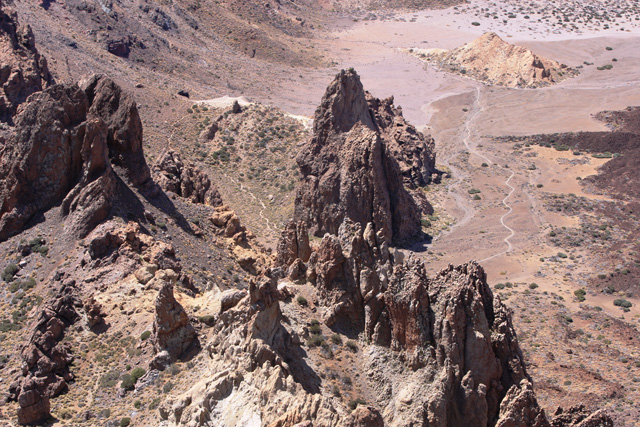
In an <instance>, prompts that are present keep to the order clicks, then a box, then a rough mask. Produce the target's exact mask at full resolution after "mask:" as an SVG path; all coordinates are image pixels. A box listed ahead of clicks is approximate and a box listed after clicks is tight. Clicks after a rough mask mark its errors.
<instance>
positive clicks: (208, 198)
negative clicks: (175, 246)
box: [153, 151, 222, 206]
mask: <svg viewBox="0 0 640 427" xmlns="http://www.w3.org/2000/svg"><path fill="white" fill-rule="evenodd" d="M153 175H154V179H155V181H156V182H157V183H158V185H160V188H162V189H163V190H164V191H170V192H172V193H175V194H177V195H178V196H181V197H184V198H186V199H189V200H190V201H191V202H192V203H202V204H205V205H209V206H221V205H222V197H221V196H220V193H218V190H216V188H215V187H214V186H213V185H212V184H211V180H210V179H209V177H208V176H207V175H206V174H205V173H203V172H202V171H201V170H200V169H198V168H197V167H195V166H193V165H191V164H189V163H185V162H183V161H182V159H181V158H180V155H179V154H178V153H175V152H173V151H168V152H167V153H166V154H165V155H164V156H163V157H162V159H160V160H159V161H158V163H156V164H155V165H154V166H153Z"/></svg>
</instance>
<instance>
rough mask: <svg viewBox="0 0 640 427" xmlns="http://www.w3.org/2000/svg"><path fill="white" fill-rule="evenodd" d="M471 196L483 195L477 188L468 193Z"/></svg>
mask: <svg viewBox="0 0 640 427" xmlns="http://www.w3.org/2000/svg"><path fill="white" fill-rule="evenodd" d="M468 193H469V194H479V193H481V191H480V190H478V189H477V188H472V189H470V190H469V191H468Z"/></svg>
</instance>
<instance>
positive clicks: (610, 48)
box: [605, 46, 613, 50]
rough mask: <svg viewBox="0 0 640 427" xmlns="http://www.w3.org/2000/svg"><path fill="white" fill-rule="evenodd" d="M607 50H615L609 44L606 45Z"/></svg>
mask: <svg viewBox="0 0 640 427" xmlns="http://www.w3.org/2000/svg"><path fill="white" fill-rule="evenodd" d="M605 49H606V50H613V48H612V47H611V46H607V47H605Z"/></svg>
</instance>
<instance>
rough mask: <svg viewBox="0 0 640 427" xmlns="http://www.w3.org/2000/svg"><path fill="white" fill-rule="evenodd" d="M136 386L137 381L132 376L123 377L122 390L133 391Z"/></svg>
mask: <svg viewBox="0 0 640 427" xmlns="http://www.w3.org/2000/svg"><path fill="white" fill-rule="evenodd" d="M135 386H136V381H135V380H134V379H133V377H132V376H131V375H130V374H124V375H122V382H121V383H120V388H123V389H125V390H133V389H134V388H135Z"/></svg>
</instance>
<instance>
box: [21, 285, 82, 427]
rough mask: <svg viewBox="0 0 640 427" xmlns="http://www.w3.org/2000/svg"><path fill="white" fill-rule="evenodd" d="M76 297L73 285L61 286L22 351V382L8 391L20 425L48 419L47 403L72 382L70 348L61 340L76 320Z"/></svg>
mask: <svg viewBox="0 0 640 427" xmlns="http://www.w3.org/2000/svg"><path fill="white" fill-rule="evenodd" d="M76 294H77V289H76V287H75V282H74V281H70V282H68V283H65V284H63V285H62V287H61V288H60V290H59V291H58V294H57V298H56V299H55V300H54V301H52V302H51V303H49V304H47V306H45V308H44V309H43V310H42V311H41V312H40V315H39V316H38V319H37V320H36V322H35V324H34V326H33V329H32V330H31V333H30V337H29V341H28V343H27V344H26V345H25V346H24V347H23V348H22V351H21V356H22V360H23V363H22V375H23V378H21V379H20V380H18V381H17V382H16V383H14V384H12V385H11V387H10V390H9V393H10V399H11V400H16V401H17V402H18V405H19V408H18V420H19V422H20V424H31V423H35V422H39V421H43V420H46V419H47V418H48V417H49V416H50V413H49V410H50V404H49V399H50V398H53V397H56V396H58V395H60V394H62V393H63V392H65V391H66V390H67V383H68V382H69V381H71V380H73V375H72V374H71V372H70V371H69V364H70V363H71V362H72V361H73V356H72V355H71V349H70V345H69V344H68V343H64V342H62V339H63V338H64V333H65V330H66V329H67V328H68V327H69V326H70V325H71V324H73V323H75V322H76V321H77V320H78V318H79V315H78V313H77V311H76V309H75V306H77V305H80V304H79V301H78V298H77V295H76Z"/></svg>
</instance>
